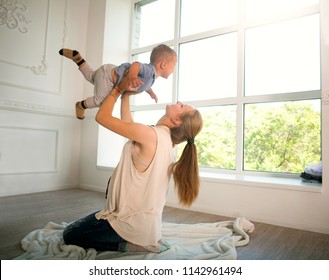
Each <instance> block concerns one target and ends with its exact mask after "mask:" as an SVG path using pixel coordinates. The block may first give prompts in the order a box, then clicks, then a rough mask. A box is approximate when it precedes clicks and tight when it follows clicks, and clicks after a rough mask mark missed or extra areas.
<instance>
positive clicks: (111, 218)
mask: <svg viewBox="0 0 329 280" xmlns="http://www.w3.org/2000/svg"><path fill="white" fill-rule="evenodd" d="M122 89H128V85H127V80H126V79H125V80H123V81H122V82H121V83H120V85H119V86H116V87H115V88H114V89H113V90H112V91H111V93H110V94H109V95H108V97H107V98H106V99H105V101H104V103H103V104H102V106H101V108H100V109H99V111H98V113H97V115H96V121H97V122H98V123H99V124H101V125H102V126H104V127H106V128H108V129H110V130H112V131H113V132H115V133H118V134H120V135H122V136H124V137H126V138H128V139H130V141H128V142H127V143H126V144H125V146H124V148H123V151H122V155H121V159H120V162H119V163H118V166H117V167H116V169H115V170H114V172H113V175H112V178H111V181H110V184H109V195H108V198H107V203H106V207H105V209H104V210H102V211H100V212H97V213H93V214H91V215H89V216H87V217H86V218H83V219H81V220H79V221H76V222H74V223H72V224H70V225H69V226H68V227H67V228H66V229H65V230H64V234H63V237H64V241H65V243H66V244H73V245H78V246H81V247H83V248H86V249H87V248H94V249H96V250H99V251H107V250H112V251H113V250H114V251H117V250H119V251H152V252H160V251H163V250H166V247H165V246H164V245H163V243H161V223H162V211H163V207H164V205H165V201H166V196H167V191H168V187H169V180H170V178H171V176H173V178H174V182H175V187H176V189H177V191H178V197H179V201H180V203H182V204H183V205H185V206H190V205H191V204H192V203H193V201H194V200H195V199H196V197H197V196H198V192H199V172H198V162H197V151H196V146H195V144H194V138H195V136H196V135H197V134H198V133H199V132H200V130H201V128H202V118H201V115H200V113H199V111H198V110H196V109H195V108H193V107H191V106H189V105H184V104H182V103H181V102H177V103H176V104H173V105H167V107H166V113H165V115H164V116H163V117H161V118H160V120H159V121H158V123H157V124H156V126H155V127H151V126H147V125H143V124H139V123H134V122H133V119H132V116H131V113H130V105H129V97H130V96H131V94H133V93H131V92H126V93H124V94H123V92H124V90H122ZM119 96H122V99H121V119H118V118H116V117H114V116H112V112H113V108H114V105H115V103H116V101H117V99H118V98H119ZM184 141H187V142H186V145H185V148H184V150H183V153H182V155H181V158H180V159H179V160H178V161H177V162H175V163H174V146H175V145H177V144H179V143H182V142H184Z"/></svg>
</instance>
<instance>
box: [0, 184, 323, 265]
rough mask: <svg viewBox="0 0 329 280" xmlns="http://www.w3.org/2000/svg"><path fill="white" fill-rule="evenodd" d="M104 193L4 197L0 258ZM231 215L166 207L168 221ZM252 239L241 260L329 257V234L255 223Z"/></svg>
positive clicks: (93, 207)
mask: <svg viewBox="0 0 329 280" xmlns="http://www.w3.org/2000/svg"><path fill="white" fill-rule="evenodd" d="M104 202H105V200H104V195H103V194H102V193H99V192H92V191H88V190H82V189H70V190H61V191H52V192H43V193H35V194H27V195H17V196H10V197H2V198H0V259H2V260H8V259H12V258H14V257H16V256H18V255H20V254H22V253H23V251H22V249H21V247H20V241H21V239H22V238H23V237H24V236H25V235H26V234H28V233H29V232H31V231H33V230H35V229H39V228H42V227H44V226H45V225H46V224H47V223H48V222H50V221H52V222H55V223H61V222H71V221H74V220H76V219H79V218H82V217H84V216H85V215H87V214H90V213H91V212H92V211H97V210H99V209H101V208H102V207H103V205H104ZM227 220H233V219H231V218H227V217H222V216H217V215H211V214H205V213H199V212H193V211H189V210H181V209H176V208H172V207H165V209H164V215H163V221H164V222H175V223H189V224H192V223H207V222H219V221H227ZM254 225H255V231H254V232H253V233H251V234H250V242H249V244H248V245H246V246H245V247H238V248H237V253H238V259H239V260H329V235H326V234H320V233H313V232H308V231H302V230H296V229H290V228H284V227H278V226H273V225H268V224H262V223H254Z"/></svg>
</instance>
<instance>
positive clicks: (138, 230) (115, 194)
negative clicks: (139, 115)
mask: <svg viewBox="0 0 329 280" xmlns="http://www.w3.org/2000/svg"><path fill="white" fill-rule="evenodd" d="M154 129H155V131H156V134H157V148H156V152H155V156H154V158H153V160H152V162H151V163H150V165H149V166H148V168H147V169H146V171H144V172H139V171H138V170H137V169H136V168H135V166H134V163H133V160H132V151H131V149H132V141H128V142H127V143H126V144H125V146H124V148H123V152H122V155H121V159H120V161H119V163H118V166H117V167H116V169H115V170H114V172H113V175H112V179H111V182H110V185H109V195H108V198H107V201H106V206H105V209H104V210H102V211H100V212H98V213H97V214H96V218H97V219H105V220H108V221H109V223H110V224H111V226H112V227H113V228H114V230H115V231H116V232H117V233H118V234H119V235H120V236H121V237H122V238H123V239H125V240H127V241H129V242H131V243H134V244H136V245H139V246H144V247H150V246H151V247H153V248H156V247H158V246H159V241H160V239H161V224H162V211H163V207H164V205H165V202H166V198H167V192H168V187H169V181H170V177H171V176H170V175H169V174H168V168H169V166H170V165H171V164H172V163H173V162H174V149H173V146H172V141H171V138H170V130H169V128H167V127H166V126H156V127H154ZM155 251H156V250H155Z"/></svg>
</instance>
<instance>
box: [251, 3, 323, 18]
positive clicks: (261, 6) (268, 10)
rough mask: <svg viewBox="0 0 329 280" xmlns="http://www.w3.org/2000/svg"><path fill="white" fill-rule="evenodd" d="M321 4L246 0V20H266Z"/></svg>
mask: <svg viewBox="0 0 329 280" xmlns="http://www.w3.org/2000/svg"><path fill="white" fill-rule="evenodd" d="M317 4H319V0H288V1H287V0H246V20H247V21H249V20H256V19H264V18H268V17H271V16H278V15H282V14H285V13H288V12H293V11H295V10H298V9H302V8H305V7H308V6H312V5H317Z"/></svg>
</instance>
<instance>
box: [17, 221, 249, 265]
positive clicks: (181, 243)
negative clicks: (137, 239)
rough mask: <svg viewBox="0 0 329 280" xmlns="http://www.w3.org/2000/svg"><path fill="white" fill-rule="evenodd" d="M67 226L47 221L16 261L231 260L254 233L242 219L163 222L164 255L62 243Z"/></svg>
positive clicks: (25, 241) (24, 244)
mask: <svg viewBox="0 0 329 280" xmlns="http://www.w3.org/2000/svg"><path fill="white" fill-rule="evenodd" d="M67 225H68V223H64V222H63V223H61V224H56V223H53V222H49V223H48V224H47V225H46V226H45V227H44V228H42V229H38V230H35V231H32V232H31V233H29V234H28V235H27V236H25V237H24V238H23V240H22V241H21V244H22V248H23V249H24V251H25V253H23V254H22V255H20V256H18V257H16V258H15V259H17V260H26V259H36V260H43V259H48V260H49V259H53V260H60V259H73V260H79V259H81V260H82V259H84V260H85V259H91V260H94V259H101V260H106V259H114V260H120V259H122V260H142V259H147V260H151V259H155V260H189V259H191V260H192V259H194V260H197V259H203V260H209V259H211V260H234V259H237V252H236V247H238V246H244V245H247V244H248V243H249V236H248V233H250V232H252V231H253V230H254V225H253V224H252V223H251V222H249V221H248V220H247V219H245V218H237V219H236V220H234V221H225V222H216V223H199V224H175V223H163V224H162V241H163V242H165V243H166V244H167V245H169V249H168V250H166V251H164V252H161V253H152V252H111V251H106V252H97V251H96V250H95V249H87V250H85V249H83V248H81V247H78V246H75V245H66V244H64V241H63V230H64V228H65V227H66V226H67Z"/></svg>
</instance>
